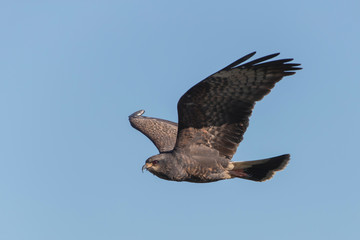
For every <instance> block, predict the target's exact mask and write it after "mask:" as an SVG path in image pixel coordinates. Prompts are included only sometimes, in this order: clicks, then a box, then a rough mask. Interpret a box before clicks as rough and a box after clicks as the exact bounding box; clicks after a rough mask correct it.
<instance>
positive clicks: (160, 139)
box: [129, 110, 178, 152]
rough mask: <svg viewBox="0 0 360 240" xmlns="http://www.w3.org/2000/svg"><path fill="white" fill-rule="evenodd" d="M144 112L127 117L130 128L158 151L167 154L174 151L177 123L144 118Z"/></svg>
mask: <svg viewBox="0 0 360 240" xmlns="http://www.w3.org/2000/svg"><path fill="white" fill-rule="evenodd" d="M144 112H145V111H144V110H140V111H137V112H134V113H133V114H131V115H130V116H129V121H130V124H131V126H133V127H134V128H135V129H137V130H139V131H140V132H142V133H143V134H144V135H145V136H147V137H148V138H149V139H150V140H151V141H152V142H153V143H154V144H155V146H156V148H157V149H158V150H159V152H168V151H171V150H173V149H174V146H175V142H176V134H177V128H178V127H177V123H174V122H170V121H167V120H163V119H158V118H151V117H144V116H142V115H143V114H144Z"/></svg>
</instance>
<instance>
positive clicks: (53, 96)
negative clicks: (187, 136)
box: [0, 0, 360, 240]
mask: <svg viewBox="0 0 360 240" xmlns="http://www.w3.org/2000/svg"><path fill="white" fill-rule="evenodd" d="M359 9H360V3H359V1H355V0H354V1H316V0H315V1H308V0H306V1H300V2H294V1H277V0H275V1H251V2H250V1H249V2H248V3H246V2H243V1H186V0H185V1H178V2H175V1H57V2H54V1H3V2H2V3H1V7H0V29H1V38H0V49H1V51H0V53H1V57H0V61H1V62H0V69H1V71H0V79H1V80H0V111H1V118H0V239H7V240H20V239H27V240H28V239H29V240H32V239H34V240H35V239H36V240H42V239H44V240H45V239H46V240H47V239H52V240H57V239H59V240H60V239H61V240H63V239H67V240H72V239H89V240H92V239H107V240H111V239H149V240H151V239H174V240H176V239H195V238H198V239H209V240H211V239H227V238H232V239H249V238H251V239H265V238H266V239H277V240H281V239H293V240H297V239H305V238H306V239H330V240H331V239H357V238H359V236H360V234H359V230H358V226H359V222H360V191H359V178H358V173H359V169H360V163H359V151H358V149H359V147H358V146H359V139H358V136H359V134H360V132H359V130H360V129H359V122H360V111H359V109H360V108H359V102H360V97H359V94H358V91H359V88H360V81H359V76H358V68H359V63H360V58H359V56H360V47H359V42H360V31H359V27H358V24H359V22H360V15H359V14H358V10H359ZM252 51H257V55H256V56H257V57H261V56H263V55H267V54H271V53H274V52H281V55H280V57H279V58H281V57H282V58H288V57H292V58H295V62H297V63H301V64H302V66H303V68H304V69H303V70H302V71H300V72H298V73H297V74H296V75H294V76H291V77H287V78H285V79H283V80H282V81H281V82H279V83H278V84H277V86H276V87H275V89H274V90H273V91H272V93H271V94H270V95H268V96H266V97H265V98H264V99H263V101H261V102H260V103H258V104H257V105H256V108H255V110H254V113H253V116H252V118H251V122H250V127H249V129H248V131H247V132H246V134H245V138H244V141H243V142H242V143H241V144H240V147H239V149H238V152H237V154H236V155H235V157H234V160H236V161H241V160H253V159H260V158H264V157H271V156H275V155H280V154H284V153H291V155H292V159H291V162H290V164H289V165H288V167H287V168H286V170H284V171H282V172H279V173H278V174H277V175H276V176H275V177H274V178H273V179H272V180H271V181H267V182H264V183H256V182H250V181H246V180H229V181H220V182H216V183H211V184H192V183H177V182H168V181H164V180H161V179H158V178H156V177H155V176H153V175H151V174H150V173H142V172H141V166H142V165H143V164H144V161H145V160H146V159H147V158H148V157H149V156H151V155H154V154H156V153H157V150H156V148H155V147H154V146H153V145H152V143H151V142H150V141H149V140H148V139H146V138H145V137H144V136H142V135H141V134H140V133H139V132H137V131H136V130H134V129H132V128H131V127H130V125H129V123H128V115H129V114H131V113H133V112H134V111H136V110H139V109H145V110H146V115H149V116H154V117H160V118H165V119H169V120H172V121H176V120H177V112H176V104H177V101H178V99H179V98H180V96H181V95H182V94H183V93H184V92H185V91H186V90H187V89H189V88H190V87H191V86H193V85H194V84H195V83H197V82H198V81H200V80H202V79H203V78H205V77H207V76H208V75H210V74H212V73H214V72H216V71H217V70H219V69H220V68H222V67H224V66H226V65H227V64H229V63H231V62H232V61H234V60H236V59H238V58H240V57H242V56H243V55H245V54H248V53H250V52H252Z"/></svg>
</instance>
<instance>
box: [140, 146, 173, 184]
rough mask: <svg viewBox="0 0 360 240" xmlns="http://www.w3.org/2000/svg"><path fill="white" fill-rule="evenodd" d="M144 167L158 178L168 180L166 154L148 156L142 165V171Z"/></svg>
mask: <svg viewBox="0 0 360 240" xmlns="http://www.w3.org/2000/svg"><path fill="white" fill-rule="evenodd" d="M144 169H146V170H148V171H149V172H151V173H152V174H154V175H156V176H158V177H160V178H163V179H167V180H168V179H169V177H168V175H167V171H168V170H169V169H168V166H167V154H164V153H161V154H158V155H155V156H152V157H150V158H148V159H147V160H146V161H145V165H144V166H143V167H142V171H144Z"/></svg>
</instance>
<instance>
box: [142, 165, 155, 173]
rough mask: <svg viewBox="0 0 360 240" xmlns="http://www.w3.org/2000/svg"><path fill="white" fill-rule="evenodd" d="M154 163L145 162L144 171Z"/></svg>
mask: <svg viewBox="0 0 360 240" xmlns="http://www.w3.org/2000/svg"><path fill="white" fill-rule="evenodd" d="M152 165H153V164H152V163H145V165H144V166H142V168H141V171H142V172H144V169H145V170H148V169H149V168H151V167H152Z"/></svg>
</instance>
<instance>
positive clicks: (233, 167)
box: [129, 52, 301, 183]
mask: <svg viewBox="0 0 360 240" xmlns="http://www.w3.org/2000/svg"><path fill="white" fill-rule="evenodd" d="M254 54H255V52H253V53H250V54H248V55H246V56H244V57H242V58H240V59H239V60H237V61H235V62H233V63H231V64H230V65H228V66H226V67H225V68H223V69H221V70H220V71H218V72H216V73H214V74H213V75H211V76H209V77H207V78H206V79H204V80H203V81H201V82H199V83H198V84H196V85H195V86H193V87H192V88H190V89H189V90H188V91H187V92H186V93H185V94H184V95H183V96H182V97H181V98H180V100H179V102H178V105H177V110H178V122H179V123H178V124H176V123H174V122H170V121H167V120H163V119H158V118H150V117H144V116H142V114H143V113H144V111H143V110H140V111H137V112H135V113H133V114H132V115H130V116H129V120H130V123H131V125H132V126H133V127H134V128H136V129H137V130H139V131H140V132H142V133H143V134H145V135H146V136H147V137H148V138H149V139H150V140H151V141H152V142H153V143H154V144H155V146H156V147H157V149H158V150H159V152H160V154H157V155H155V156H152V157H150V158H148V159H147V160H146V162H145V165H144V166H143V170H144V169H146V170H148V171H150V172H151V173H153V174H154V175H156V176H158V177H160V178H162V179H165V180H171V181H188V182H196V183H205V182H214V181H218V180H223V179H230V178H243V179H248V180H253V181H259V182H262V181H265V180H268V179H270V178H271V177H272V176H273V175H274V173H275V172H276V171H279V170H282V169H284V167H285V166H286V165H287V163H288V161H289V159H290V155H289V154H285V155H281V156H277V157H272V158H266V159H262V160H256V161H245V162H234V161H231V158H232V157H233V155H234V154H235V152H236V149H237V147H238V145H239V143H240V142H241V140H242V139H243V135H244V133H245V131H246V128H247V127H248V125H249V117H250V115H251V113H252V109H253V108H254V105H255V102H257V101H259V100H261V99H262V98H263V97H264V96H265V95H266V94H268V93H269V92H270V90H271V89H272V88H273V87H274V85H275V83H277V82H278V81H280V80H281V79H282V78H283V77H285V76H289V75H293V74H295V71H296V70H300V69H301V68H300V67H298V66H299V65H300V64H296V63H289V62H291V61H292V60H293V59H291V58H288V59H281V60H271V61H268V60H269V59H272V58H274V57H276V56H277V55H279V53H276V54H271V55H268V56H265V57H262V58H259V59H256V60H253V61H249V62H247V63H246V61H247V60H248V59H249V58H251V57H252V56H253V55H254ZM244 62H245V63H244Z"/></svg>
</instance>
